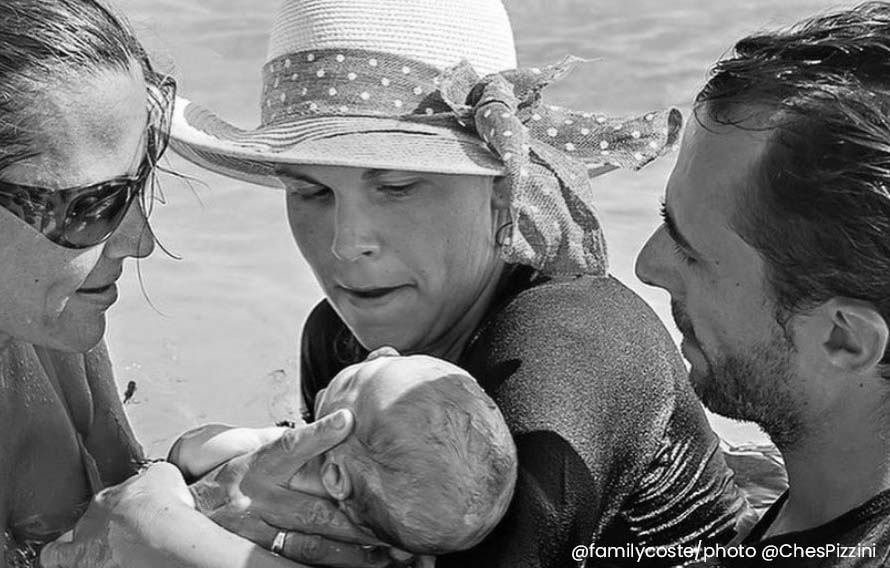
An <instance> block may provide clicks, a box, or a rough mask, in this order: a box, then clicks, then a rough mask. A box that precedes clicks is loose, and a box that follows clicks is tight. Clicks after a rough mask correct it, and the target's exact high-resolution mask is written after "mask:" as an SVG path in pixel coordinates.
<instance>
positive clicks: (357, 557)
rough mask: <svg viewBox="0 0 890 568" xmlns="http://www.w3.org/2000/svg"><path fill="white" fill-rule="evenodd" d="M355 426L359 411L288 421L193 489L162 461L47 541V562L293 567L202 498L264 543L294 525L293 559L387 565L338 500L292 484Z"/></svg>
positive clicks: (289, 546) (94, 566)
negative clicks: (290, 425)
mask: <svg viewBox="0 0 890 568" xmlns="http://www.w3.org/2000/svg"><path fill="white" fill-rule="evenodd" d="M352 426H353V417H352V414H351V413H349V412H348V411H341V412H339V413H334V414H331V415H330V416H327V417H325V418H323V419H321V420H319V421H317V422H314V423H312V424H310V425H307V426H302V427H299V428H296V429H293V430H290V429H289V430H288V431H286V432H284V433H283V434H282V436H281V437H280V438H279V439H278V440H276V441H274V442H272V443H271V444H268V445H266V446H264V447H263V448H261V449H259V450H257V451H256V452H253V453H250V454H247V455H244V456H241V457H239V458H236V459H235V460H232V462H230V463H228V464H225V465H223V466H221V467H220V468H218V469H217V470H215V471H214V472H213V473H212V474H211V475H210V476H208V477H207V478H206V479H204V480H202V481H201V482H200V485H198V486H197V487H194V488H191V491H190V489H189V487H188V486H186V484H185V482H184V481H183V479H182V475H181V473H180V472H179V470H178V469H177V468H176V467H174V466H173V465H171V464H168V463H158V464H155V465H153V466H151V467H150V468H149V469H148V470H147V471H146V472H144V473H143V474H141V475H138V476H135V477H133V478H131V479H129V480H127V481H126V482H124V483H122V484H121V485H118V486H115V487H111V488H109V489H106V490H104V491H102V492H100V493H99V494H98V495H97V496H96V497H95V498H94V499H93V502H92V503H91V504H90V508H89V509H88V510H87V513H86V514H85V515H84V516H83V517H82V518H81V519H80V521H78V523H77V526H76V527H75V528H74V531H73V535H70V536H69V535H66V536H68V538H67V539H66V538H65V537H63V538H60V539H59V540H58V541H56V542H54V543H50V544H48V545H47V546H46V547H44V549H43V552H42V554H41V561H42V563H43V566H44V567H46V568H56V567H72V566H77V567H79V568H143V567H144V568H148V567H158V566H176V567H205V566H206V567H208V568H210V567H212V568H225V567H228V566H232V567H238V568H246V567H249V568H259V567H265V566H281V567H284V566H294V565H293V564H292V563H290V562H287V561H286V560H285V559H284V558H282V557H281V556H276V555H273V554H271V553H269V552H267V551H265V550H263V549H260V548H259V547H257V546H256V545H255V544H253V543H251V542H248V541H247V540H244V539H242V538H240V537H238V536H236V535H234V534H232V533H230V532H228V531H226V530H224V529H223V528H221V527H219V526H218V525H217V524H214V523H213V522H212V521H210V520H209V519H207V518H206V517H204V515H202V514H201V513H199V512H198V511H197V510H195V505H196V504H200V505H201V507H202V508H204V510H206V511H207V512H208V514H209V515H210V516H211V517H213V519H214V520H217V521H219V522H220V524H222V525H223V526H224V527H226V528H231V529H233V530H235V531H237V532H239V533H240V534H242V535H246V536H248V537H251V540H254V541H256V542H257V543H259V544H260V545H262V546H264V547H266V548H269V547H271V544H272V541H273V540H274V538H275V535H276V534H278V532H279V531H281V530H286V531H288V532H286V533H285V534H286V536H287V538H285V543H284V547H283V549H282V550H281V553H282V554H284V555H286V556H288V557H290V558H295V559H301V560H304V561H305V562H307V563H311V564H315V565H327V566H382V565H385V564H387V563H389V558H388V556H387V555H386V553H385V549H381V548H378V547H370V548H369V547H366V546H364V545H372V544H377V543H376V542H375V541H374V540H373V539H369V538H368V537H367V536H365V535H364V534H362V533H360V532H359V531H358V530H357V529H355V528H353V527H352V526H351V525H350V524H349V522H348V521H347V520H346V519H345V517H343V516H342V514H341V513H340V512H339V511H338V510H337V509H336V507H335V506H334V505H333V504H332V503H330V502H327V501H324V500H321V499H316V498H314V497H309V496H306V495H303V494H300V493H297V492H294V491H290V490H288V489H287V480H288V479H289V477H290V476H291V475H292V474H293V472H294V471H296V470H297V469H299V467H300V466H301V465H302V464H303V463H305V462H307V461H308V460H310V459H312V458H313V457H314V456H316V455H318V454H320V453H322V452H324V451H326V450H328V449H330V448H332V447H334V446H336V445H337V444H339V443H340V442H342V441H343V440H344V439H345V438H346V437H347V436H348V435H349V433H350V431H351V429H352ZM194 497H197V499H195V498H194ZM278 523H280V524H278ZM293 530H299V531H300V532H299V533H297V532H290V531H293ZM304 533H307V534H304ZM311 533H315V534H316V536H311ZM318 533H323V534H332V535H333V536H335V537H337V538H341V539H343V540H342V541H333V540H327V539H326V538H323V537H320V536H317V534H318ZM346 541H351V542H346ZM356 541H358V543H356Z"/></svg>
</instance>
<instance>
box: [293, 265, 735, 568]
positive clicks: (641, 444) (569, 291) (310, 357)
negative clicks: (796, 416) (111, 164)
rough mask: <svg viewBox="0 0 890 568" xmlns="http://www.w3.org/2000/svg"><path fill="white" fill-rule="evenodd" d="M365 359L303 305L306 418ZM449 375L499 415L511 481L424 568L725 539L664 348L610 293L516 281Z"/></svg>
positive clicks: (724, 520) (719, 497)
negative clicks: (504, 494)
mask: <svg viewBox="0 0 890 568" xmlns="http://www.w3.org/2000/svg"><path fill="white" fill-rule="evenodd" d="M366 353H367V352H366V351H364V350H363V349H361V348H360V347H358V346H357V342H356V340H355V338H354V337H353V336H352V334H351V333H350V332H349V330H348V329H347V328H346V326H345V325H344V323H343V322H342V321H341V320H340V318H339V317H338V316H337V314H336V313H335V312H334V310H333V309H332V308H331V306H330V305H329V304H328V303H327V302H326V301H324V302H321V303H320V304H319V305H318V306H316V308H315V309H314V310H313V312H312V313H311V314H310V316H309V318H308V320H307V322H306V326H305V328H304V330H303V336H302V355H301V357H302V361H301V383H302V389H303V394H304V397H305V402H306V403H307V406H308V408H310V409H311V408H312V407H313V404H314V400H315V395H316V393H318V391H319V390H320V389H322V388H324V387H325V386H326V385H327V384H328V382H329V381H330V380H331V378H333V377H334V375H335V374H336V373H337V372H338V371H340V370H341V369H342V368H343V367H345V366H347V365H349V364H352V363H356V362H358V361H361V360H362V359H363V358H364V356H365V355H366ZM457 363H458V364H459V365H460V366H462V367H464V368H465V369H466V370H467V371H469V372H470V373H471V374H472V375H473V376H474V377H476V379H477V380H478V381H479V383H480V384H481V385H482V387H483V388H484V389H485V390H486V392H487V393H488V394H489V395H490V396H491V397H492V398H493V399H494V400H495V402H497V404H498V406H499V407H500V409H501V411H502V413H503V415H504V418H505V419H506V421H507V425H508V426H509V427H510V430H511V432H512V433H513V435H514V439H515V441H516V446H517V450H518V455H519V477H518V481H517V490H516V494H515V496H514V499H513V501H512V504H511V506H510V509H509V510H508V512H507V515H506V517H505V518H504V520H503V521H502V522H501V523H500V525H498V527H497V528H496V529H495V530H494V532H492V534H490V535H489V536H488V537H487V538H486V539H485V540H484V541H483V542H482V543H481V544H480V545H478V546H476V547H474V548H473V549H471V550H469V551H466V552H462V553H458V554H451V555H446V556H441V557H439V559H438V561H437V564H436V565H437V567H439V568H447V567H452V566H455V567H461V568H470V567H475V566H479V567H485V568H494V567H504V568H508V567H509V568H522V567H548V568H549V567H562V566H577V565H578V563H577V562H576V561H575V560H573V558H572V550H573V548H574V547H576V546H586V545H589V544H591V543H596V544H597V545H602V546H609V545H612V546H623V545H624V544H625V543H628V542H634V543H636V544H638V545H641V546H646V545H672V544H677V543H693V544H694V543H696V542H697V541H699V540H702V541H704V542H705V543H715V542H727V541H728V540H729V539H731V538H732V537H733V536H734V535H735V527H736V522H737V519H738V516H739V515H740V513H741V512H742V511H743V510H744V509H745V508H746V505H745V501H744V498H743V497H741V495H740V493H739V492H738V490H737V489H736V487H735V485H734V484H733V483H732V480H731V473H730V472H729V470H728V469H727V467H726V464H725V463H724V461H723V456H722V453H721V452H720V451H719V447H718V443H717V438H716V436H715V435H714V434H713V432H712V431H711V429H710V427H709V425H708V422H707V420H706V418H705V416H704V413H703V411H702V408H701V406H700V404H699V402H698V400H697V399H696V398H695V395H694V393H692V391H691V389H690V387H689V385H688V381H687V376H686V370H685V367H684V366H683V364H682V361H681V360H680V358H679V355H678V353H677V350H676V347H675V346H674V344H673V342H672V341H671V339H670V337H669V335H668V334H667V332H666V331H665V329H664V327H663V326H662V324H661V322H660V321H659V320H658V318H657V316H655V314H654V313H653V312H652V311H651V310H650V309H649V307H648V306H647V305H646V304H645V303H644V302H643V301H642V300H641V299H640V298H639V297H638V296H636V295H635V294H634V293H633V292H631V291H630V290H628V289H627V288H625V287H624V286H623V285H622V284H620V283H619V282H618V281H617V280H615V279H613V278H592V277H580V278H574V279H566V280H547V279H543V278H536V277H535V275H534V273H533V272H532V271H531V270H526V269H524V268H520V269H518V270H516V271H515V272H514V273H513V274H512V275H511V276H510V277H509V279H508V280H507V281H506V283H503V284H502V286H501V288H500V290H499V292H498V294H497V300H496V301H495V302H493V305H492V307H491V308H490V309H489V311H488V314H487V315H486V317H485V319H484V320H483V322H482V324H481V325H480V326H479V328H478V329H477V330H476V334H475V336H474V337H473V339H472V340H471V342H470V344H469V345H468V346H467V348H466V349H465V351H464V353H463V354H462V356H461V357H460V359H459V361H457ZM594 565H596V564H595V563H593V562H591V563H588V566H594ZM618 565H621V564H620V563H619V564H618ZM625 565H627V566H635V567H642V566H646V564H638V563H636V561H635V560H628V561H626V562H625ZM652 565H657V564H652ZM665 565H666V564H665Z"/></svg>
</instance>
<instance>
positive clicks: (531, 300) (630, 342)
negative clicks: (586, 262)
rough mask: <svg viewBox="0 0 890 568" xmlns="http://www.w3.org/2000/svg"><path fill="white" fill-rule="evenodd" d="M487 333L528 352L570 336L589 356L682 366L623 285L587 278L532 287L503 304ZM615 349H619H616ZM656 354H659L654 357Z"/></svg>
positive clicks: (657, 324)
mask: <svg viewBox="0 0 890 568" xmlns="http://www.w3.org/2000/svg"><path fill="white" fill-rule="evenodd" d="M481 331H482V333H487V334H489V335H493V336H495V337H492V338H491V339H493V340H495V341H496V340H497V338H498V337H504V338H509V339H510V340H511V341H520V342H521V343H522V344H523V345H525V346H526V348H528V349H534V347H535V346H536V345H541V344H542V343H545V344H546V343H547V342H546V341H542V340H545V339H546V338H547V337H550V336H552V335H553V334H554V333H557V334H563V335H566V336H570V338H571V343H573V344H578V345H579V347H583V351H584V352H585V353H596V352H598V351H600V349H603V350H605V351H607V352H608V351H613V352H615V353H618V352H621V353H626V354H628V355H637V354H640V353H645V355H646V357H647V358H651V357H652V356H653V355H655V354H661V355H663V356H667V357H668V358H670V359H672V360H677V361H678V360H679V354H678V353H677V350H676V347H675V346H674V343H673V341H672V339H671V337H670V335H669V334H668V332H667V330H666V329H665V327H664V325H663V324H662V322H661V320H660V319H659V318H658V316H657V315H656V314H655V312H654V311H653V310H652V308H650V307H649V305H648V304H646V302H645V301H644V300H643V299H642V298H640V297H639V296H638V295H637V294H636V293H635V292H634V291H632V290H631V289H630V288H628V287H627V286H625V285H624V284H623V283H622V282H620V281H619V280H618V279H616V278H614V277H612V276H609V277H605V278H601V277H592V276H582V277H577V278H571V279H546V280H542V281H540V282H537V283H533V284H532V285H531V286H530V287H527V288H525V289H524V290H522V291H520V292H519V293H517V294H515V295H513V296H511V297H510V298H509V299H507V301H504V302H502V303H501V304H500V305H499V306H498V308H497V309H496V310H494V312H493V313H492V314H491V316H490V317H489V318H488V321H487V322H486V324H485V325H484V327H483V329H482V330H481ZM613 348H614V349H613ZM653 350H654V351H653Z"/></svg>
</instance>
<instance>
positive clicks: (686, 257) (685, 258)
mask: <svg viewBox="0 0 890 568" xmlns="http://www.w3.org/2000/svg"><path fill="white" fill-rule="evenodd" d="M671 242H673V243H674V251H675V252H676V253H677V256H678V257H679V258H680V260H682V261H683V262H684V263H686V264H695V263H696V262H697V261H696V259H695V258H694V257H692V256H689V253H687V252H686V250H685V249H684V248H683V247H681V246H680V244H679V243H677V242H676V241H673V240H672V241H671Z"/></svg>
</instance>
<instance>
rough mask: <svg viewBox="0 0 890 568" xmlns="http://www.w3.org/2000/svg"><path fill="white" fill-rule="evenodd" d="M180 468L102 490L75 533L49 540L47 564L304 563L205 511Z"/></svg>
mask: <svg viewBox="0 0 890 568" xmlns="http://www.w3.org/2000/svg"><path fill="white" fill-rule="evenodd" d="M191 499H192V498H191V494H190V493H189V491H188V488H187V486H186V485H185V483H184V481H183V480H182V476H181V475H180V474H179V472H178V470H176V468H175V467H173V466H172V465H170V464H165V463H158V464H155V465H153V466H152V467H150V468H149V469H148V470H147V471H146V472H145V473H144V474H142V475H140V476H138V477H134V478H132V479H131V480H129V481H127V482H125V483H123V484H121V485H118V486H116V487H113V488H111V489H108V490H106V491H103V492H102V493H100V494H99V495H98V496H97V497H96V499H95V500H94V502H93V504H92V505H91V507H90V509H89V511H88V512H87V514H86V515H85V516H84V517H83V518H82V519H81V521H80V522H79V523H78V525H77V527H76V528H75V530H74V534H73V538H72V539H71V540H70V541H68V542H63V540H64V537H63V539H60V540H59V541H57V542H55V543H51V544H48V545H47V546H46V547H44V549H43V552H42V553H41V557H40V561H41V564H42V565H43V566H44V567H45V568H54V567H68V566H77V567H80V566H84V567H94V568H112V567H122V568H123V567H128V568H143V567H144V568H148V567H161V566H169V567H182V568H186V567H188V568H229V567H231V568H243V567H247V566H250V567H251V568H265V567H282V568H284V567H288V568H295V567H298V566H301V565H299V564H294V563H293V562H290V561H288V560H287V559H285V558H283V557H281V556H278V555H275V554H272V553H271V552H268V551H266V550H264V549H262V548H260V547H259V546H258V545H256V544H253V543H252V542H250V541H248V540H245V539H243V538H241V537H239V536H237V535H235V534H233V533H230V532H228V531H226V530H224V529H222V528H221V527H219V526H218V525H216V524H215V523H214V522H213V521H211V520H210V519H208V518H207V517H205V516H204V515H202V514H201V513H199V512H198V511H197V510H195V508H194V503H193V502H191V503H190V502H189V501H191Z"/></svg>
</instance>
